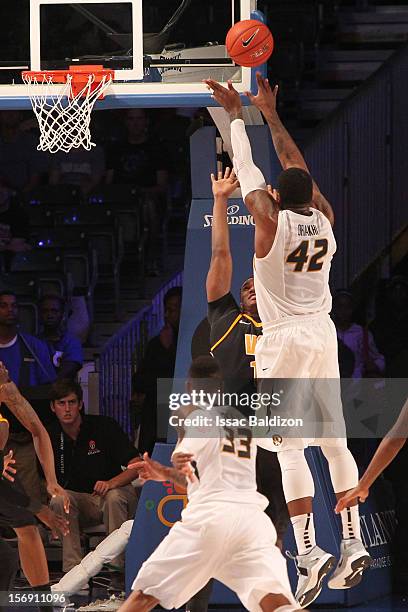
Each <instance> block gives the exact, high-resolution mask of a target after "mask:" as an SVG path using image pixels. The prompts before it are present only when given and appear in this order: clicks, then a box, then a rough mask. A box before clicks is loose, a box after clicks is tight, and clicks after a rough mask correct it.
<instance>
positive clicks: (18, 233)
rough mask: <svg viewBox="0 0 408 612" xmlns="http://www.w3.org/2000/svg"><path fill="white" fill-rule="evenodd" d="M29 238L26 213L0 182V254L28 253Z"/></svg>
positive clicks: (11, 191)
mask: <svg viewBox="0 0 408 612" xmlns="http://www.w3.org/2000/svg"><path fill="white" fill-rule="evenodd" d="M29 236H30V228H29V222H28V216H27V214H26V212H25V211H24V209H23V208H22V207H21V206H19V205H18V202H17V199H16V195H15V192H13V190H12V189H10V188H9V187H7V186H6V185H5V183H4V182H1V180H0V252H3V253H4V252H8V253H9V254H11V253H20V252H22V251H28V250H29V249H30V248H31V246H30V244H29V242H28V240H29Z"/></svg>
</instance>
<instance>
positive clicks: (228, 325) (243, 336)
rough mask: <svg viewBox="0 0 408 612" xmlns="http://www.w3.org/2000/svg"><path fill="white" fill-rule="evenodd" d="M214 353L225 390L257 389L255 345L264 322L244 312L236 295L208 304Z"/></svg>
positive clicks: (235, 391)
mask: <svg viewBox="0 0 408 612" xmlns="http://www.w3.org/2000/svg"><path fill="white" fill-rule="evenodd" d="M208 321H209V323H210V342H211V353H212V355H213V356H214V358H215V360H216V361H217V363H218V365H219V367H220V369H221V372H222V375H223V378H224V381H225V390H226V391H228V392H231V393H244V392H245V393H250V392H251V391H254V390H255V378H256V369H255V346H256V343H257V340H258V337H259V336H260V335H261V334H262V323H259V322H258V321H256V320H255V319H253V318H252V317H251V316H249V315H247V314H243V313H242V312H241V310H240V308H239V306H238V304H237V303H236V301H235V299H234V297H233V295H232V294H231V293H227V294H226V295H224V296H223V297H222V298H220V299H218V300H215V302H210V303H209V304H208Z"/></svg>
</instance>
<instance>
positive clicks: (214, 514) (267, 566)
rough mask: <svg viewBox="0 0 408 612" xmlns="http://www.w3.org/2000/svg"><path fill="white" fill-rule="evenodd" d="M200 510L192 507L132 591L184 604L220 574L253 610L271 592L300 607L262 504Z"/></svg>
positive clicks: (163, 601) (162, 602) (144, 568)
mask: <svg viewBox="0 0 408 612" xmlns="http://www.w3.org/2000/svg"><path fill="white" fill-rule="evenodd" d="M187 510H191V512H187ZM197 510H198V508H197V509H193V508H192V507H191V508H189V506H187V508H186V510H185V511H184V512H183V520H182V522H178V523H176V524H175V525H174V526H173V527H172V529H171V530H170V532H169V534H168V535H167V536H166V537H165V538H164V540H163V541H162V542H161V544H160V545H159V546H158V547H157V549H156V550H155V551H154V553H153V554H152V555H151V556H150V557H149V558H148V559H147V561H145V562H144V563H143V565H142V567H141V569H140V571H139V573H138V575H137V576H136V578H135V581H134V583H133V585H132V590H140V591H143V593H144V594H146V595H152V596H153V597H155V598H156V599H158V600H159V602H160V605H161V606H163V607H164V608H167V609H172V608H180V607H181V606H183V605H184V604H185V603H186V602H187V601H188V600H189V599H191V597H193V596H194V595H195V594H196V593H198V591H200V590H201V589H202V588H203V587H204V586H205V585H206V584H207V582H208V581H209V580H210V578H215V579H216V580H219V581H220V582H222V583H223V584H225V585H226V586H227V587H229V588H230V589H231V590H232V591H235V593H236V594H237V595H238V597H239V599H240V600H241V602H242V604H243V605H244V606H245V607H246V608H247V609H248V610H254V611H255V610H256V611H261V607H260V605H259V602H260V601H261V600H262V599H263V597H265V595H267V594H268V593H280V594H282V595H284V596H285V597H286V598H287V599H288V601H289V602H290V603H291V604H292V605H296V602H295V600H294V597H293V595H292V592H291V589H290V584H289V579H288V573H287V568H286V561H285V559H284V557H283V556H282V554H281V552H280V550H279V549H278V548H277V547H276V544H275V543H276V531H275V528H274V526H273V524H272V522H271V521H270V519H269V518H268V517H267V516H266V514H265V513H264V512H263V511H262V510H261V509H260V508H259V507H258V506H254V505H250V504H242V505H241V506H240V505H239V504H232V503H231V504H229V503H224V502H218V503H208V504H202V505H201V507H200V509H199V512H197Z"/></svg>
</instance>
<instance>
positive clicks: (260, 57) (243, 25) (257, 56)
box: [225, 19, 273, 68]
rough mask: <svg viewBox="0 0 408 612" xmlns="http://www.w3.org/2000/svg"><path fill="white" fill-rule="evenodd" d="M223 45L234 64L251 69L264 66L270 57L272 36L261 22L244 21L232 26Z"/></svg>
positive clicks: (254, 20)
mask: <svg viewBox="0 0 408 612" xmlns="http://www.w3.org/2000/svg"><path fill="white" fill-rule="evenodd" d="M225 45H226V47H227V51H228V55H229V56H230V58H231V59H232V60H234V62H235V63H236V64H239V65H240V66H246V67H247V68H252V67H253V66H260V65H261V64H264V63H265V62H266V61H267V60H268V59H269V58H270V56H271V55H272V51H273V36H272V33H271V31H270V29H269V28H268V26H266V25H265V24H264V23H262V22H261V21H257V20H256V19H244V20H243V21H238V23H236V24H235V25H233V26H232V28H231V29H230V31H229V32H228V34H227V38H226V40H225Z"/></svg>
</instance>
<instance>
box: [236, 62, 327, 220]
mask: <svg viewBox="0 0 408 612" xmlns="http://www.w3.org/2000/svg"><path fill="white" fill-rule="evenodd" d="M256 80H257V84H258V93H257V94H256V96H254V95H253V94H252V93H251V92H247V93H246V95H247V97H248V98H249V99H250V101H251V103H252V104H253V105H254V106H256V107H257V108H258V109H259V110H260V111H261V113H262V114H263V116H264V117H265V120H266V122H267V124H268V126H269V129H270V131H271V135H272V141H273V144H274V147H275V151H276V154H277V156H278V158H279V161H280V163H281V165H282V168H283V169H284V170H287V169H288V168H293V167H296V168H302V169H303V170H306V172H309V168H308V167H307V164H306V161H305V158H304V157H303V155H302V153H301V151H300V149H299V147H298V146H297V144H296V143H295V141H294V140H293V138H292V136H291V135H290V134H289V132H288V131H287V130H286V128H285V126H284V125H283V123H282V121H281V120H280V117H279V115H278V111H277V110H276V98H277V95H278V86H277V85H276V86H275V87H274V88H273V89H272V88H271V86H270V84H269V81H268V79H264V78H263V77H262V75H261V73H260V72H257V73H256ZM309 174H310V172H309ZM313 208H317V210H320V211H321V212H322V213H323V214H324V215H325V216H326V217H327V218H328V220H329V221H330V223H331V224H332V225H333V224H334V213H333V209H332V207H331V205H330V203H329V202H328V201H327V200H326V198H325V197H324V195H323V194H322V192H321V191H320V189H319V187H318V186H317V184H316V183H315V181H313Z"/></svg>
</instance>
